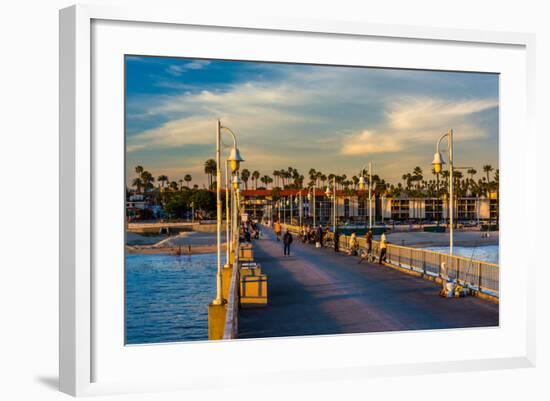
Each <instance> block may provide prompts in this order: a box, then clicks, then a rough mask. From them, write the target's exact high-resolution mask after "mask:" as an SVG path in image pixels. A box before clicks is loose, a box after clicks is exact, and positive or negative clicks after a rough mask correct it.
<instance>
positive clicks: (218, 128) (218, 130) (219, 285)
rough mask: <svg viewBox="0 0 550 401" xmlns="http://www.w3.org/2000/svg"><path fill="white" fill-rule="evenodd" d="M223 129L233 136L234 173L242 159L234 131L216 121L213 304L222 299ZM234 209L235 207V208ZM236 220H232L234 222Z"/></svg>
mask: <svg viewBox="0 0 550 401" xmlns="http://www.w3.org/2000/svg"><path fill="white" fill-rule="evenodd" d="M223 130H226V131H227V132H229V133H230V134H231V136H232V137H233V148H232V149H231V151H230V153H229V157H228V159H227V160H228V161H229V164H230V168H231V172H232V173H233V174H235V173H236V172H237V171H238V170H239V167H240V163H241V162H243V161H244V159H243V158H242V156H241V154H240V152H239V148H238V147H237V137H236V135H235V133H234V132H233V131H232V130H231V129H230V128H228V127H224V126H222V124H221V122H220V120H219V119H218V120H217V121H216V223H217V228H216V234H217V235H216V237H217V240H216V245H217V246H216V248H217V262H218V270H217V275H216V298H215V299H214V300H213V301H212V304H213V305H221V304H222V303H223V299H222V264H221V230H222V200H221V178H222V177H221V176H222V173H221V167H220V163H221V144H222V142H221V134H222V132H223ZM235 209H236V208H235ZM235 221H236V220H234V222H235Z"/></svg>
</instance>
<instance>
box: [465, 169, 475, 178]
mask: <svg viewBox="0 0 550 401" xmlns="http://www.w3.org/2000/svg"><path fill="white" fill-rule="evenodd" d="M467 173H468V174H470V178H471V179H472V180H473V179H474V175H476V174H477V170H476V169H475V168H469V169H468V171H467Z"/></svg>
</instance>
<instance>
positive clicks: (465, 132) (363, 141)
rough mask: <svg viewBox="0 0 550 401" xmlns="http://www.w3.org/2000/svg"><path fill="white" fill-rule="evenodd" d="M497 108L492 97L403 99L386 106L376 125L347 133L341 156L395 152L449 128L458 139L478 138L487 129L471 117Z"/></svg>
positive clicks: (431, 138) (485, 132)
mask: <svg viewBox="0 0 550 401" xmlns="http://www.w3.org/2000/svg"><path fill="white" fill-rule="evenodd" d="M495 107H498V101H497V100H494V99H467V100H458V101H455V100H445V99H439V98H427V97H421V98H412V97H411V98H407V99H405V100H401V101H399V102H393V103H392V104H390V105H389V108H388V110H387V111H386V113H385V119H384V121H383V122H382V123H381V124H379V125H378V126H377V127H376V128H374V129H371V130H363V131H361V132H358V133H355V134H352V135H349V136H348V137H347V138H346V139H345V141H344V143H343V145H342V149H341V153H342V154H345V155H358V154H368V153H388V152H398V151H401V150H403V149H404V148H407V147H408V146H410V145H411V144H413V143H425V142H428V143H430V142H434V143H435V141H436V140H437V139H438V138H439V136H440V135H442V134H443V133H444V132H446V131H447V129H449V128H453V129H454V131H455V132H456V133H457V138H459V139H460V140H471V139H480V138H484V137H486V136H488V134H489V132H488V131H487V130H486V129H484V128H482V127H480V126H478V125H476V124H475V123H474V122H473V119H472V116H473V115H474V114H475V113H479V112H483V111H486V110H489V109H492V108H495Z"/></svg>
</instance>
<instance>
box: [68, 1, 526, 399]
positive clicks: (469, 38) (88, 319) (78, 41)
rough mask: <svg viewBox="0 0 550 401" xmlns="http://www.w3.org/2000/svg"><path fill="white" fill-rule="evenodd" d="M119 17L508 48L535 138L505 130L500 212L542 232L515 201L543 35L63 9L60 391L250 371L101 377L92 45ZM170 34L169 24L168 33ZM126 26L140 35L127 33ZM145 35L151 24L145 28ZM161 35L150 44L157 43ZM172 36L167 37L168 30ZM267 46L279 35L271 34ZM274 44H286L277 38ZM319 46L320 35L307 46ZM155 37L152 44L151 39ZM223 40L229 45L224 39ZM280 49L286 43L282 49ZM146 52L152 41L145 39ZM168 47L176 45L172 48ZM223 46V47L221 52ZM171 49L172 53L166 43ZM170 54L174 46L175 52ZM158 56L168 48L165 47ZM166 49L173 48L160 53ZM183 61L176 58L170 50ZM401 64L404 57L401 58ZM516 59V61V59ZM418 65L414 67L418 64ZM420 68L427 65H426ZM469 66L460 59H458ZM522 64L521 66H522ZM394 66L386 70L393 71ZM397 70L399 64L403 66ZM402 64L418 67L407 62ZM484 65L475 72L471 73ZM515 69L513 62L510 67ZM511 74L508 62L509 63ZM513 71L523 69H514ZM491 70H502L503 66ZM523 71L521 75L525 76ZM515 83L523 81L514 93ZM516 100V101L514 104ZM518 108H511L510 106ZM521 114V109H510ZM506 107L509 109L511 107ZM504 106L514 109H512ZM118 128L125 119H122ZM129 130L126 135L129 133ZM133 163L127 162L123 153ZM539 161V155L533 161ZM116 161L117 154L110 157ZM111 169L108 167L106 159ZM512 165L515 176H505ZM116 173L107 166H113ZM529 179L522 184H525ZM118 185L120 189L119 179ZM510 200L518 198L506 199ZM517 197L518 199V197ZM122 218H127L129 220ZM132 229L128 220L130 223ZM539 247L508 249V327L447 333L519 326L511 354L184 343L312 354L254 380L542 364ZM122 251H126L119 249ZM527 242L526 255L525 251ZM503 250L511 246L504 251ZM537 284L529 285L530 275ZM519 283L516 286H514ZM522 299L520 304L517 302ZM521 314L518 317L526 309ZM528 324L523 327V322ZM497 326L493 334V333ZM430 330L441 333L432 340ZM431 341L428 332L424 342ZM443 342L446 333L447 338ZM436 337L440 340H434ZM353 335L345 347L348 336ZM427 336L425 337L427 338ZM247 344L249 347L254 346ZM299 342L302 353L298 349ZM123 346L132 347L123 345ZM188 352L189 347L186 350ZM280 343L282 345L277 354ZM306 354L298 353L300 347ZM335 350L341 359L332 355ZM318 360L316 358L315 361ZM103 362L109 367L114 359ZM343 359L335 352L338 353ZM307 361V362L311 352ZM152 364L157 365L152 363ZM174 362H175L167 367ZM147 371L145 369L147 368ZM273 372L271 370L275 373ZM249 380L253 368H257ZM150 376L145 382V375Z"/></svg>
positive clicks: (522, 117)
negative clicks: (538, 359) (100, 29)
mask: <svg viewBox="0 0 550 401" xmlns="http://www.w3.org/2000/svg"><path fill="white" fill-rule="evenodd" d="M101 21H109V23H108V24H117V22H118V23H141V24H148V26H152V25H154V26H157V27H159V30H160V31H162V29H171V28H170V27H174V29H177V27H178V26H179V27H195V28H196V27H204V28H205V29H207V30H213V31H216V30H219V35H220V36H219V37H220V39H221V38H222V36H223V35H229V33H228V32H241V31H242V32H244V33H246V34H250V35H254V34H255V33H262V34H265V35H268V34H269V35H273V36H275V37H276V36H277V35H278V34H281V35H287V36H292V35H302V36H307V37H308V38H314V37H324V38H328V39H330V38H341V39H342V40H361V39H362V38H364V39H368V38H373V39H378V40H380V39H383V40H384V41H387V42H388V43H390V42H392V41H396V42H397V41H410V43H413V42H414V43H420V44H427V43H430V44H434V45H436V46H440V47H441V49H442V54H444V46H447V45H449V46H451V45H452V46H457V48H456V51H457V52H460V51H461V50H460V48H459V47H460V46H462V47H464V48H466V47H471V48H474V49H475V48H476V47H479V48H480V49H481V50H483V47H484V46H485V47H491V48H492V47H494V48H495V49H497V48H500V49H509V50H510V51H509V53H510V54H509V55H507V56H506V57H510V60H512V61H514V63H516V64H517V68H518V69H517V70H516V72H515V73H513V72H511V74H518V71H519V72H524V73H525V75H524V76H523V78H524V81H523V80H522V79H521V78H520V77H518V76H516V77H515V78H514V82H513V83H510V85H512V84H513V85H515V87H517V88H520V89H521V93H522V94H520V95H519V99H510V101H512V100H513V101H517V102H518V103H514V105H515V106H518V105H519V108H520V109H521V110H516V111H513V112H514V113H517V114H518V116H517V118H516V119H515V120H514V121H511V122H510V124H511V126H512V125H513V126H514V127H515V128H520V129H521V128H522V127H523V129H522V131H524V134H522V135H521V141H520V142H518V138H515V137H513V136H511V134H507V133H506V132H508V131H507V129H508V128H507V126H505V127H504V130H503V132H504V134H503V135H504V139H505V140H504V141H503V144H502V148H501V156H502V158H501V164H502V165H501V171H502V172H501V179H502V181H503V189H502V192H501V193H502V194H503V195H502V197H503V202H502V204H501V215H502V216H504V217H503V218H504V220H503V221H504V222H507V221H509V223H506V224H503V225H502V226H503V227H505V228H503V230H504V229H507V230H510V228H518V227H519V225H520V224H521V221H522V220H524V221H525V222H526V226H527V230H528V231H530V232H535V231H536V230H535V228H534V218H533V216H535V214H536V208H535V207H532V206H530V207H525V208H524V209H525V210H524V211H522V212H521V213H518V215H516V214H514V213H512V210H513V208H514V205H516V206H517V205H527V199H526V198H525V196H526V195H521V194H520V192H521V191H514V190H513V187H514V185H525V186H527V185H532V186H534V184H533V182H534V181H533V180H534V177H529V175H528V174H527V173H526V169H525V165H526V163H527V161H529V162H530V163H534V160H532V158H533V157H534V154H529V153H528V149H529V148H530V147H532V146H534V143H535V133H534V132H533V127H532V122H533V116H532V113H533V111H534V104H533V102H534V85H535V76H534V47H535V46H534V45H535V38H534V35H530V34H522V33H505V32H483V31H470V30H457V29H438V28H425V27H411V26H390V25H375V24H368V23H362V22H348V21H346V22H339V21H316V20H295V19H292V18H284V19H278V18H257V17H255V16H250V17H247V16H243V17H242V19H241V20H231V21H225V20H223V19H218V18H216V17H212V16H209V15H186V14H185V12H184V11H182V10H165V9H155V8H147V9H143V8H137V7H135V8H134V7H132V8H112V7H108V6H88V5H86V6H83V5H79V6H72V7H69V8H66V9H63V10H61V12H60V327H59V329H60V368H59V369H60V372H59V373H60V389H61V391H63V392H66V393H68V394H72V395H93V394H106V393H118V392H124V393H126V392H133V391H156V390H167V389H186V388H193V389H196V388H207V387H208V386H211V384H212V383H213V382H214V380H216V381H217V385H227V386H231V385H234V384H235V382H234V380H235V378H236V377H238V375H239V374H240V373H241V370H239V369H240V368H239V367H238V366H237V367H236V368H235V372H232V374H231V375H226V376H225V377H223V378H220V377H218V376H209V375H207V374H205V372H206V371H207V366H205V368H204V369H203V370H201V369H199V368H197V370H196V371H195V372H194V371H193V369H190V370H188V371H187V375H186V378H185V380H183V379H179V378H177V377H173V376H170V377H167V378H165V379H161V378H160V377H153V375H152V374H150V372H149V373H148V372H147V371H145V370H143V371H140V370H139V367H136V368H135V370H132V371H130V373H129V374H131V373H132V372H133V373H134V374H135V375H136V376H135V380H132V378H131V377H129V376H126V377H122V376H120V377H116V376H115V375H110V376H109V377H108V378H106V379H105V380H103V379H99V380H98V377H101V371H98V369H99V368H98V366H101V363H98V362H97V361H96V358H97V355H98V352H99V353H100V354H101V352H108V350H102V351H98V350H100V349H103V348H102V347H104V344H105V343H106V342H108V341H103V340H102V341H99V343H97V338H107V337H105V336H104V337H102V336H98V335H97V332H96V325H98V323H99V322H100V321H101V319H103V318H102V315H101V313H98V310H100V308H96V307H95V306H94V302H93V296H94V288H95V290H97V288H96V287H97V285H98V281H97V280H99V279H98V277H97V276H96V275H95V274H94V268H93V266H94V263H96V261H97V259H96V257H97V255H95V253H94V230H95V231H97V227H102V225H101V224H99V225H98V220H97V219H99V218H101V216H98V214H97V207H98V205H97V198H95V197H94V193H95V191H96V190H98V186H97V185H102V184H98V183H97V182H96V180H95V178H94V177H96V175H97V171H96V170H97V169H98V168H99V167H100V166H98V164H97V163H103V162H101V161H98V160H100V159H101V157H99V158H98V152H101V146H102V145H101V144H99V145H98V144H97V142H96V141H95V140H94V135H93V130H92V125H93V123H94V121H93V119H94V113H95V110H94V104H93V103H92V96H93V92H94V88H93V87H92V79H93V76H94V73H95V72H94V70H93V69H94V66H95V64H94V62H95V60H94V59H93V57H94V54H97V53H95V52H96V51H101V49H97V48H94V46H100V45H98V43H101V41H100V40H99V41H98V42H94V41H93V32H94V23H97V22H101ZM160 28H162V29H160ZM116 29H121V30H125V29H130V28H129V27H128V26H126V27H124V26H123V27H118V28H116ZM136 29H138V30H139V29H141V28H139V27H136ZM155 35H156V33H152V32H151V35H150V36H149V39H150V40H151V41H152V43H154V39H155V38H154V36H155ZM159 35H166V33H159ZM266 40H272V39H267V38H266ZM273 40H275V41H276V40H277V39H276V38H274V39H273ZM307 40H309V39H307ZM144 42H146V41H145V40H144ZM220 43H223V40H220ZM274 43H275V42H274ZM143 46H146V44H143ZM167 46H168V45H167ZM220 46H221V45H220ZM167 49H168V47H167ZM164 51H166V50H164ZM155 53H157V52H155ZM161 53H162V52H161ZM170 54H172V53H170ZM395 57H397V58H398V57H404V56H399V55H395ZM449 63H450V62H449V61H448V60H447V61H445V62H443V61H442V62H441V63H432V64H430V65H431V68H433V69H449V65H452V64H449ZM514 63H511V64H514ZM412 64H414V63H412ZM415 65H416V64H415ZM457 65H458V62H457ZM514 65H515V64H514ZM382 66H384V65H382ZM394 66H395V65H394ZM401 67H402V68H407V67H411V65H408V64H407V63H406V60H403V61H402V65H401ZM472 68H474V67H472ZM503 68H504V67H503ZM506 68H508V67H506ZM509 68H513V66H512V67H509ZM491 72H500V71H499V70H498V69H496V70H494V71H491ZM520 75H521V74H520ZM510 88H512V86H510ZM501 96H502V97H503V98H501V101H503V100H504V101H508V98H507V97H511V96H512V94H511V93H510V92H508V91H506V90H505V91H503V92H502V93H501ZM505 97H506V98H505ZM511 104H512V103H510V105H511ZM523 107H524V109H523ZM511 109H512V108H510V110H511ZM504 110H507V109H506V108H505V109H504ZM504 112H505V111H503V113H504ZM115 125H116V124H115ZM121 135H123V133H122V132H121ZM512 149H513V150H514V152H515V153H514V156H515V159H516V160H518V161H519V162H518V163H517V164H518V165H519V167H518V168H517V170H516V171H515V172H512V171H511V169H507V168H506V166H510V165H511V164H512V163H513V161H512V160H511V157H509V156H510V152H511V150H512ZM119 157H121V158H123V157H124V156H123V155H119ZM527 157H530V158H531V159H527ZM105 160H109V158H107V159H105ZM105 163H107V161H105ZM502 167H504V169H502ZM104 168H105V166H104ZM518 182H520V183H521V184H517V183H518ZM114 185H116V183H114ZM506 196H509V197H508V198H506ZM514 197H515V198H514ZM121 219H122V216H121ZM121 222H122V220H121ZM115 229H116V230H122V229H123V225H122V224H121V225H120V227H119V226H116V227H115V228H113V230H115ZM517 239H518V237H517V235H516V234H514V233H510V234H509V235H508V234H507V235H502V236H501V243H502V244H503V247H502V248H503V249H504V247H505V246H506V245H507V244H513V243H514V241H516V240H517ZM531 246H533V247H534V245H530V244H525V245H523V244H522V247H511V246H510V247H509V248H508V249H507V250H506V251H505V253H503V254H502V255H501V256H502V260H504V261H509V262H510V263H509V264H513V263H517V264H516V266H521V268H522V269H523V270H521V272H519V273H518V272H517V271H511V272H506V273H505V275H504V276H503V277H502V279H503V280H502V294H503V295H502V297H506V298H505V299H506V300H510V301H503V302H502V303H501V314H502V313H504V315H505V316H504V321H505V324H501V327H500V328H498V329H492V330H493V332H492V333H491V332H484V333H480V332H481V330H480V331H476V330H471V331H468V330H462V331H460V330H458V331H457V330H453V331H447V332H446V334H445V336H446V337H445V338H453V339H456V338H459V339H460V338H461V337H465V338H466V339H465V340H464V341H466V342H468V341H470V342H472V343H473V342H475V341H477V340H478V335H484V336H486V337H487V338H486V340H488V341H490V340H491V338H492V337H491V336H497V334H495V333H496V332H497V331H498V332H500V333H505V332H506V331H507V330H509V331H510V333H512V334H510V336H508V337H506V336H504V335H503V337H502V338H500V340H499V341H508V342H509V343H508V345H509V346H510V348H509V350H505V349H502V352H499V348H498V344H500V343H499V341H495V342H494V343H495V349H494V350H490V351H487V352H486V353H484V352H479V350H478V351H471V352H466V353H465V355H464V357H463V358H456V357H455V356H453V355H451V356H450V357H449V358H447V357H444V356H442V359H435V358H431V359H429V360H421V359H418V358H417V356H415V355H413V354H411V355H410V356H409V357H408V358H405V359H406V361H404V360H402V361H401V362H395V361H390V360H389V359H388V362H387V363H383V362H381V361H380V360H375V359H376V357H375V356H374V355H373V358H372V359H373V360H372V361H368V360H363V361H360V360H359V361H358V360H355V359H353V355H352V354H353V353H349V356H347V358H348V359H347V360H346V359H345V358H344V359H339V360H338V361H336V360H331V358H334V355H335V354H336V351H338V350H341V348H339V347H350V345H349V344H354V345H351V347H353V346H358V345H360V344H362V343H364V342H366V341H369V342H372V341H379V340H380V339H382V338H383V337H391V336H394V337H392V338H393V341H395V338H401V339H403V343H404V344H406V343H407V341H412V340H411V338H413V337H412V336H415V335H416V334H414V333H406V334H403V335H402V336H401V337H398V336H397V334H395V333H388V334H377V335H376V336H362V335H357V336H355V335H354V336H345V337H343V336H330V337H311V338H308V339H280V340H258V341H256V340H252V341H246V342H239V341H237V342H235V343H233V342H231V343H228V342H218V343H215V344H214V343H209V344H206V343H202V344H193V345H185V346H186V347H187V348H185V352H186V353H188V354H189V355H191V354H192V355H195V356H197V355H199V356H200V355H205V357H206V356H208V357H213V356H214V355H222V354H223V355H224V357H226V358H229V357H231V355H242V352H243V348H246V351H245V352H249V353H256V354H257V353H262V352H264V353H265V357H266V358H275V355H276V354H277V353H280V351H281V347H282V346H284V347H285V349H289V350H293V351H295V352H297V353H299V352H304V353H305V354H304V355H306V356H307V355H309V356H311V361H310V362H311V363H309V364H307V363H303V364H300V363H298V364H297V366H296V367H294V368H293V369H285V368H284V367H283V366H282V365H277V362H276V361H275V360H274V361H273V362H274V366H275V368H273V369H271V370H269V369H263V368H258V370H257V372H255V373H257V375H255V376H250V377H254V378H255V379H256V380H259V381H268V382H271V383H273V382H285V381H290V380H293V377H294V375H295V374H296V371H300V372H301V373H300V377H301V379H302V380H303V379H306V380H325V379H327V378H328V377H331V378H334V379H337V378H339V377H344V376H346V377H348V378H349V377H354V378H361V377H365V376H377V375H398V374H402V373H404V372H407V371H411V370H414V371H415V373H430V372H436V371H437V372H440V371H465V370H476V369H500V368H510V367H529V366H534V363H535V338H534V333H535V329H534V324H535V322H534V310H535V305H534V300H535V295H534V287H535V285H534V280H533V279H532V278H533V277H534V260H533V256H532V255H534V253H533V252H530V251H529V249H528V248H529V247H531ZM120 247H121V248H122V244H120ZM525 247H527V249H525ZM501 252H502V251H501ZM121 268H122V266H121ZM527 277H529V278H530V279H529V280H528V279H527ZM511 280H513V281H514V287H513V288H514V291H510V290H509V289H510V288H512V286H511V284H510V282H511ZM116 291H120V293H118V294H117V293H108V294H106V293H104V295H102V296H105V297H113V298H115V297H117V296H121V291H122V288H118V287H116V289H115V290H114V292H116ZM512 301H513V305H514V306H515V307H514V306H511V305H512ZM509 309H514V310H513V311H511V312H510V313H513V314H514V315H513V316H514V321H515V323H514V324H517V325H518V326H517V327H516V326H515V327H511V326H512V325H511V323H509V322H510V321H511V320H512V315H510V316H509V320H506V319H507V318H506V314H507V313H508V310H509ZM516 309H517V310H516ZM516 320H517V321H516ZM102 327H103V328H102V330H109V329H110V328H112V329H113V330H114V329H115V328H114V327H110V326H109V324H103V325H102ZM488 330H490V329H488ZM431 334H433V335H434V337H433V339H436V338H437V336H440V334H439V333H431ZM427 335H430V333H427ZM422 336H423V335H422ZM440 337H441V336H440ZM433 339H432V340H433ZM344 340H345V341H344ZM416 340H420V336H419V335H417V337H416ZM243 344H244V345H243ZM297 344H299V347H298V346H297ZM121 346H122V345H121ZM180 346H181V345H180ZM153 347H155V346H152V347H149V349H148V350H147V353H148V355H147V356H145V354H144V353H142V352H141V351H140V350H138V349H132V350H130V351H129V352H131V353H132V355H131V357H130V359H131V360H132V361H133V363H134V366H135V363H136V362H139V361H140V360H141V359H140V358H142V357H143V358H154V359H143V361H144V362H145V361H148V362H149V361H151V360H155V361H157V362H158V361H159V360H162V358H169V356H168V354H169V353H170V352H171V351H170V352H169V351H168V350H169V349H170V348H169V347H170V346H156V347H159V349H158V351H159V352H158V353H157V354H158V355H149V354H151V353H155V352H156V351H157V350H153ZM269 348H272V349H273V350H272V351H271V353H270V352H269V350H268V349H269ZM298 348H299V349H298ZM320 349H323V351H324V352H325V353H326V354H325V356H324V358H323V359H322V360H315V359H314V358H313V357H312V355H315V353H316V352H318V351H319V350H320ZM331 349H333V350H334V352H331ZM308 353H309V354H308ZM101 355H102V356H101V357H100V358H99V359H100V360H101V358H103V360H104V361H105V360H106V358H105V353H104V354H101ZM331 355H332V356H331ZM306 358H307V357H306ZM147 364H148V363H147ZM168 365H169V366H170V364H169V363H168ZM117 368H118V367H117ZM144 369H145V368H144ZM267 372H269V373H270V374H269V375H268V374H265V373H267ZM247 373H250V372H247ZM141 374H142V375H141Z"/></svg>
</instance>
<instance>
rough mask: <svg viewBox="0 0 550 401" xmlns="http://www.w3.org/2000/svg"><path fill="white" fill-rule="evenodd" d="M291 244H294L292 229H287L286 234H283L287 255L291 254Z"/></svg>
mask: <svg viewBox="0 0 550 401" xmlns="http://www.w3.org/2000/svg"><path fill="white" fill-rule="evenodd" d="M290 244H292V234H291V233H290V231H288V230H286V232H285V235H284V236H283V245H284V254H285V256H287V255H288V256H290Z"/></svg>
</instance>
